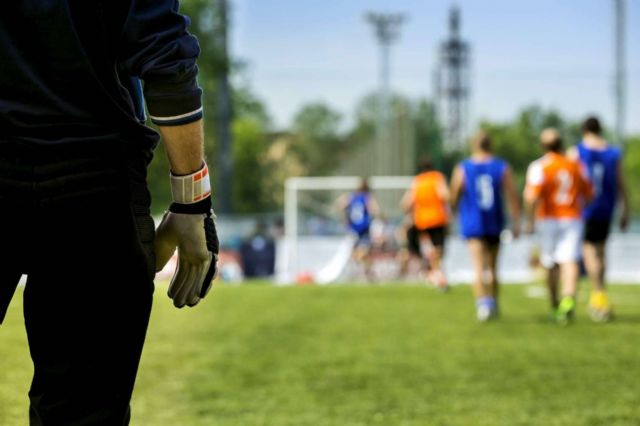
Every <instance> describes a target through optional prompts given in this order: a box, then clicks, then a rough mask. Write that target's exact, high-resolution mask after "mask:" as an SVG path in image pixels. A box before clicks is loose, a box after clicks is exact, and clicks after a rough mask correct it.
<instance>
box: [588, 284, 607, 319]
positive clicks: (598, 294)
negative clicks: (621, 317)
mask: <svg viewBox="0 0 640 426" xmlns="http://www.w3.org/2000/svg"><path fill="white" fill-rule="evenodd" d="M589 316H590V317H591V320H592V321H594V322H607V321H610V320H611V319H612V317H613V312H612V309H611V304H610V303H609V298H608V297H607V293H605V292H604V291H593V292H591V296H590V297H589Z"/></svg>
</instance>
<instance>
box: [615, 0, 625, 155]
mask: <svg viewBox="0 0 640 426" xmlns="http://www.w3.org/2000/svg"><path fill="white" fill-rule="evenodd" d="M613 7H614V13H615V22H614V25H615V28H614V32H615V77H614V98H615V125H616V130H615V132H616V135H615V139H616V143H618V144H620V145H622V144H624V132H625V128H624V127H625V116H626V106H627V105H626V85H627V84H626V83H627V81H626V66H625V65H626V64H625V39H624V35H625V34H624V33H625V1H624V0H614V1H613Z"/></svg>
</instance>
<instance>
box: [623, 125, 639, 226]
mask: <svg viewBox="0 0 640 426" xmlns="http://www.w3.org/2000/svg"><path fill="white" fill-rule="evenodd" d="M623 172H624V177H625V180H626V184H627V193H628V194H629V203H630V204H631V214H632V215H633V216H638V215H639V214H640V191H635V188H638V187H639V186H640V135H638V136H634V137H630V138H628V139H627V143H626V149H625V153H624V169H623Z"/></svg>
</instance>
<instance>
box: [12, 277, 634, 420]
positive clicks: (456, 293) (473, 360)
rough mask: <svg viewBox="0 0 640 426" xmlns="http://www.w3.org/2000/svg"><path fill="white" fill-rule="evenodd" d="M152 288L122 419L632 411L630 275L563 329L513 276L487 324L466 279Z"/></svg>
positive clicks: (616, 416)
mask: <svg viewBox="0 0 640 426" xmlns="http://www.w3.org/2000/svg"><path fill="white" fill-rule="evenodd" d="M164 290H165V288H164V287H163V286H159V288H158V290H157V292H156V293H157V297H156V302H155V307H154V312H153V317H152V320H151V326H150V330H149V336H148V340H147V345H146V349H145V353H144V355H143V359H142V365H141V370H140V374H139V378H138V384H137V388H136V392H135V394H134V400H133V420H132V424H133V425H142V426H163V425H172V426H173V425H178V426H183V425H184V426H190V425H207V426H208V425H213V426H215V425H221V426H222V425H243V426H245V425H246V426H252V425H314V426H322V425H377V424H380V425H452V426H453V425H472V426H481V425H487V426H489V425H490V426H495V425H509V426H514V425H545V426H549V425H569V426H573V425H589V426H595V425H607V426H614V425H621V426H622V425H624V426H628V425H629V426H631V425H638V424H640V287H638V286H635V287H634V286H614V287H612V298H613V301H614V303H615V305H616V308H617V314H618V317H617V320H616V321H615V322H613V323H611V324H593V323H591V322H590V321H589V320H588V319H587V317H586V315H585V312H584V305H585V303H584V300H583V301H582V303H581V305H580V307H581V310H580V312H579V313H578V317H577V321H576V323H575V324H573V325H571V326H569V327H564V328H563V327H559V326H556V325H552V324H550V323H549V322H548V321H547V302H546V300H545V299H542V298H530V297H528V296H527V293H528V292H527V290H530V287H528V286H505V287H504V294H503V304H502V313H503V317H502V319H501V320H500V321H499V322H495V323H489V324H478V323H476V322H475V321H474V319H473V310H472V301H471V293H470V288H469V287H466V286H459V287H455V288H454V289H453V290H452V291H451V292H450V293H448V294H439V293H436V292H435V291H433V290H431V289H427V288H423V287H411V286H392V285H389V286H379V287H364V286H345V287H322V288H321V287H302V288H301V287H292V288H275V287H270V286H266V285H260V284H253V285H245V286H241V287H228V286H219V287H218V288H216V289H215V290H214V291H213V292H212V293H211V294H210V295H209V297H208V299H207V300H205V301H204V303H203V304H202V305H200V306H198V307H197V308H196V309H192V310H182V311H178V310H176V309H174V308H173V307H172V306H171V305H170V301H169V300H168V299H166V297H165V296H164ZM529 293H530V292H529ZM585 293H586V292H583V298H585V297H586V294H585ZM20 296H21V295H20V294H19V295H18V296H17V299H16V300H15V301H14V304H13V306H12V308H11V311H10V313H9V316H8V318H7V321H6V323H5V325H3V326H2V327H0V359H1V360H2V363H1V369H0V425H3V426H18V425H19V426H23V425H26V424H28V421H27V399H26V392H27V389H28V385H29V380H30V375H31V365H30V360H29V356H28V351H27V347H26V337H25V334H24V331H23V326H22V317H21V315H22V314H21V307H20V302H21V301H20Z"/></svg>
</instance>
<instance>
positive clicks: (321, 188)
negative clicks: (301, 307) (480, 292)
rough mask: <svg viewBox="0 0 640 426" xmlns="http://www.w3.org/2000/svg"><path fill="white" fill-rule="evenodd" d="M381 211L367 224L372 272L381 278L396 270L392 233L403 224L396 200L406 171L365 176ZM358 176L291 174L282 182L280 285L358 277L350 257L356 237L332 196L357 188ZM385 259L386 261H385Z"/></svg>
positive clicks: (407, 182) (407, 180) (405, 181)
mask: <svg viewBox="0 0 640 426" xmlns="http://www.w3.org/2000/svg"><path fill="white" fill-rule="evenodd" d="M367 181H368V184H369V187H370V188H371V193H372V195H373V196H374V197H375V198H376V200H377V201H378V204H379V205H380V210H381V215H380V217H379V218H376V219H374V222H373V223H372V226H371V234H372V245H373V249H372V251H373V253H372V255H373V256H377V258H376V262H374V264H375V268H376V269H377V270H376V271H374V272H375V273H376V275H377V276H378V277H379V278H381V279H392V278H393V277H394V275H395V271H393V269H394V268H395V265H394V262H393V258H394V256H395V252H396V245H397V244H396V241H395V234H396V231H397V230H398V227H399V226H401V225H402V224H403V220H404V214H403V213H402V210H401V209H400V200H401V198H402V195H403V194H404V192H405V191H406V190H407V189H408V188H409V187H410V185H411V181H412V177H411V176H373V177H369V178H368V179H367ZM361 182H362V178H360V177H354V176H332V177H293V178H289V179H288V180H287V181H286V184H285V211H284V222H285V238H284V240H283V242H282V244H279V247H278V255H277V265H276V278H277V282H278V283H280V284H291V283H294V282H305V281H308V282H314V283H317V284H328V283H334V282H341V281H346V280H350V279H351V280H353V279H355V280H357V279H358V276H357V274H358V270H357V265H354V262H352V261H351V258H352V251H353V246H354V243H355V238H354V237H353V236H352V235H351V234H350V232H349V231H348V229H347V225H346V223H345V215H344V211H342V210H340V209H339V208H338V207H337V204H336V200H337V199H338V198H339V197H340V196H341V195H343V194H348V193H350V192H352V191H354V190H356V189H357V188H358V187H359V186H360V184H361ZM385 259H386V260H385Z"/></svg>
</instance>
